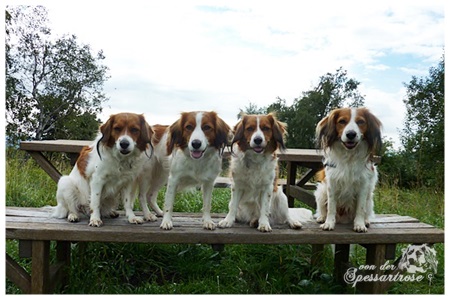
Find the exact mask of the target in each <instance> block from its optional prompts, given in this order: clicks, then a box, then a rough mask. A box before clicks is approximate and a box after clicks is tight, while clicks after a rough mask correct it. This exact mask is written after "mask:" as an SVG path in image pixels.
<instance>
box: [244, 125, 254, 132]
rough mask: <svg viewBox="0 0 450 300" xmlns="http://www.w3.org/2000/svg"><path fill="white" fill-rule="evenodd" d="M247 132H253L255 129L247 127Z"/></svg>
mask: <svg viewBox="0 0 450 300" xmlns="http://www.w3.org/2000/svg"><path fill="white" fill-rule="evenodd" d="M245 130H247V131H253V130H254V129H253V127H251V126H250V127H247V128H246V129H245Z"/></svg>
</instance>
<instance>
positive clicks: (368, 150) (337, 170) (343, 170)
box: [315, 108, 381, 232]
mask: <svg viewBox="0 0 450 300" xmlns="http://www.w3.org/2000/svg"><path fill="white" fill-rule="evenodd" d="M316 137H317V142H318V144H319V146H320V148H321V149H323V150H324V167H325V168H324V173H322V177H324V178H323V180H322V181H321V183H319V184H318V186H317V190H316V192H315V197H316V202H317V222H319V223H323V224H322V225H321V228H322V229H323V230H333V229H334V228H335V224H336V223H349V222H352V221H353V230H354V231H356V232H366V231H367V226H369V225H370V219H371V218H372V217H373V215H374V212H373V192H374V189H375V185H376V183H377V180H378V172H377V168H376V166H375V164H374V162H373V156H374V154H376V151H377V150H379V149H380V148H381V122H380V120H378V118H377V117H375V116H374V115H373V114H372V113H371V112H370V111H369V110H368V109H366V108H341V109H335V110H333V111H332V112H331V113H330V114H329V115H328V116H327V117H325V118H323V119H322V120H321V121H320V122H319V123H318V124H317V127H316ZM323 175H324V176H323Z"/></svg>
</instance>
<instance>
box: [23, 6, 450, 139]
mask: <svg viewBox="0 0 450 300" xmlns="http://www.w3.org/2000/svg"><path fill="white" fill-rule="evenodd" d="M32 3H33V4H34V3H36V2H32ZM39 3H40V4H42V5H44V6H45V7H47V9H48V12H49V20H50V28H51V29H52V31H53V34H55V35H58V36H61V35H63V34H74V35H76V36H77V37H78V40H79V42H80V43H82V44H89V45H90V46H91V47H92V49H93V50H94V51H99V50H103V52H104V55H105V56H106V59H105V60H104V61H103V63H104V64H105V65H106V66H107V67H108V68H109V71H108V75H109V76H110V79H109V80H108V81H107V82H106V83H105V86H104V92H105V93H106V95H107V97H108V98H109V101H108V102H106V103H105V106H104V109H103V113H102V115H101V119H102V120H103V121H105V120H106V119H107V118H108V117H109V115H110V114H113V113H118V112H122V111H129V112H136V113H144V114H145V116H146V119H147V121H148V122H149V123H150V124H156V123H160V124H171V123H173V122H174V121H175V120H176V119H177V118H178V116H179V114H180V113H181V112H182V111H192V110H215V111H217V112H218V113H219V115H220V116H221V117H222V118H223V119H224V120H225V121H226V122H227V123H228V124H229V125H231V126H233V125H234V124H235V123H236V122H237V114H238V113H239V110H240V109H244V108H245V107H246V106H248V105H249V103H254V104H257V105H258V106H267V105H269V104H271V103H273V102H275V101H276V98H277V97H280V98H282V99H285V100H286V102H287V104H288V105H290V104H292V102H293V101H294V99H295V98H298V97H300V96H301V94H302V92H305V91H308V90H310V89H312V88H313V87H314V86H316V85H317V83H318V82H319V78H320V76H322V75H325V74H326V73H335V71H336V70H337V69H338V68H340V67H342V68H343V69H344V70H347V72H348V78H354V79H356V80H357V81H359V82H360V86H359V90H360V92H361V94H362V95H364V96H365V106H366V107H368V108H369V109H370V110H371V111H372V112H373V113H374V114H375V115H377V116H378V118H379V119H380V120H381V121H382V123H383V125H384V126H383V129H384V130H383V136H386V137H387V138H389V139H392V140H393V142H394V144H395V146H396V147H398V146H400V142H399V132H400V131H401V130H402V128H403V123H404V117H405V111H406V110H405V106H404V103H403V99H405V97H406V88H405V83H408V82H410V81H411V79H412V76H416V77H425V76H427V75H428V71H429V68H430V67H435V66H437V64H438V62H439V61H440V59H441V57H442V55H443V53H444V40H445V39H444V1H443V0H439V1H435V0H424V1H370V2H369V1H347V0H341V1H321V0H315V1H283V0H281V1H246V0H240V1H213V0H210V1H193V0H191V1H171V0H164V1H162V0H160V1H135V0H128V1H107V2H106V1H93V0H89V1H84V0H81V1H70V2H69V1H39Z"/></svg>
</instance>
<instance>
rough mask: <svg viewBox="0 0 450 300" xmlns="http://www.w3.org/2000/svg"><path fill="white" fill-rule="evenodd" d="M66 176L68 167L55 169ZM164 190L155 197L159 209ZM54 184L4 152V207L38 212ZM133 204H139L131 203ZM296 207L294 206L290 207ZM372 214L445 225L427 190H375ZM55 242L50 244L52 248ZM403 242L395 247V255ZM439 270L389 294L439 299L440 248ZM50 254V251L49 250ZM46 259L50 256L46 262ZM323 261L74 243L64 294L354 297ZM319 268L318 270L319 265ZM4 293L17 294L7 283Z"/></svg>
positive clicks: (190, 196)
mask: <svg viewBox="0 0 450 300" xmlns="http://www.w3.org/2000/svg"><path fill="white" fill-rule="evenodd" d="M58 167H60V168H62V169H64V170H65V171H64V172H63V173H68V172H69V171H70V168H69V167H67V164H64V163H61V165H60V166H58ZM164 192H165V191H164V190H162V191H161V192H160V193H159V195H158V201H159V204H160V206H162V205H163V199H164ZM55 193H56V184H55V183H54V182H53V181H52V180H51V179H50V177H49V176H48V175H47V174H46V173H45V172H44V171H42V170H41V169H40V168H39V167H38V166H37V165H36V164H35V162H34V161H33V160H32V159H28V158H27V157H26V155H24V154H23V153H22V152H17V151H8V152H7V161H6V205H7V206H28V207H41V206H45V205H55V204H56V200H55ZM229 198H230V190H229V189H215V190H214V193H213V199H214V200H213V205H212V211H213V212H226V211H227V205H228V200H229ZM136 205H137V204H136ZM296 205H299V203H298V202H296ZM201 207H202V202H201V193H200V192H199V191H196V190H193V191H192V192H188V193H182V194H178V195H177V199H176V202H175V207H174V210H175V211H185V212H199V211H201ZM375 211H376V212H377V213H395V214H400V215H409V216H412V217H415V218H418V219H419V220H420V221H422V222H426V223H429V224H432V225H434V226H436V227H439V228H444V195H443V193H442V192H435V191H430V190H427V189H415V190H402V189H398V188H397V187H395V186H380V187H378V188H377V191H376V194H375ZM54 246H55V245H54V244H53V243H52V247H54ZM406 246H407V245H398V246H397V253H396V255H397V257H398V256H399V255H400V254H401V249H402V248H403V247H406ZM435 249H436V250H437V255H438V262H439V265H438V273H437V274H436V276H435V277H434V279H433V281H432V282H431V284H430V283H429V282H428V281H426V280H424V281H422V282H419V283H396V284H394V285H393V286H392V287H391V288H390V289H389V291H388V292H389V293H394V294H404V293H406V294H429V293H431V294H443V293H444V245H443V244H437V245H435ZM6 250H7V253H8V254H9V255H11V256H12V257H13V258H15V259H16V260H17V261H18V262H19V263H20V264H21V265H22V266H23V267H25V268H26V269H27V270H29V269H30V267H31V266H30V265H31V264H30V260H29V259H20V258H18V243H17V241H7V243H6ZM52 255H54V254H53V252H52ZM52 259H55V258H54V257H52ZM321 260H322V261H321V263H319V264H318V267H312V266H311V246H310V245H227V246H226V247H225V248H224V250H223V251H214V250H213V249H212V248H211V246H209V245H198V244H193V245H178V244H170V245H151V244H128V243H77V244H73V245H72V264H71V267H70V269H69V270H68V272H69V274H70V275H69V278H70V282H69V284H68V285H67V286H66V287H63V288H62V293H65V294H342V293H355V292H356V291H355V290H354V289H352V288H350V287H341V286H339V285H337V284H335V283H334V281H333V278H332V268H333V253H332V250H331V247H325V250H324V253H323V257H322V259H321ZM364 260H365V249H364V248H363V247H360V246H357V247H356V248H355V250H354V252H353V253H352V255H351V262H352V263H353V264H354V265H356V266H359V265H362V264H364ZM319 266H320V267H319ZM6 293H7V294H17V293H20V291H19V290H18V289H17V288H16V287H15V286H14V284H12V283H11V282H9V281H8V280H6Z"/></svg>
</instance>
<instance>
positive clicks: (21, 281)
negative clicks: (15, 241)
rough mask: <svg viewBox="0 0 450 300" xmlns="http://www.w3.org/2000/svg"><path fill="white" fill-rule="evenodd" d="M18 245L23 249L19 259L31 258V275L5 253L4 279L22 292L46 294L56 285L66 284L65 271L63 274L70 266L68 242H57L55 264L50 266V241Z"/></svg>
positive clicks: (20, 251)
mask: <svg viewBox="0 0 450 300" xmlns="http://www.w3.org/2000/svg"><path fill="white" fill-rule="evenodd" d="M19 245H21V246H22V247H23V248H24V249H21V250H19V253H20V255H21V257H24V256H25V255H26V254H27V253H29V254H30V255H29V256H28V257H31V275H30V274H28V273H27V272H26V271H25V270H24V269H23V268H22V267H21V266H20V265H19V264H18V263H17V262H15V261H14V259H12V258H11V256H9V255H8V254H7V253H6V277H7V278H8V279H9V280H11V281H12V282H13V283H14V284H15V285H17V287H19V288H20V289H21V290H22V292H24V293H25V294H48V293H51V292H52V291H53V290H54V289H55V287H56V285H57V284H58V283H62V284H63V285H64V284H67V271H66V272H64V268H65V267H67V266H68V265H69V264H70V242H57V244H56V263H55V264H54V265H52V266H51V265H50V241H24V242H21V243H19ZM30 246H31V247H30ZM19 247H20V246H19ZM30 248H31V249H30Z"/></svg>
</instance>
